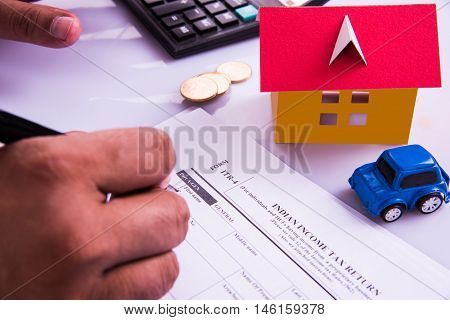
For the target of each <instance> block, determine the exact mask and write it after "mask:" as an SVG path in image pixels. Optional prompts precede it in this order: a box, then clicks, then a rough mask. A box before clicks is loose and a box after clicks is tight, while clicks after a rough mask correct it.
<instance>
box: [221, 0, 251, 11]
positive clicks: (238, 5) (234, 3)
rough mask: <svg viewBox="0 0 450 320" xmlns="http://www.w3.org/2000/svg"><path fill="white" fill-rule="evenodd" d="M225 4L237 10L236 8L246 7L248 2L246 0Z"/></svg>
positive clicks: (235, 0) (227, 1) (229, 0)
mask: <svg viewBox="0 0 450 320" xmlns="http://www.w3.org/2000/svg"><path fill="white" fill-rule="evenodd" d="M225 3H226V4H227V5H228V7H230V8H231V9H236V8H239V7H242V6H245V5H246V4H247V3H248V2H247V1H246V0H225Z"/></svg>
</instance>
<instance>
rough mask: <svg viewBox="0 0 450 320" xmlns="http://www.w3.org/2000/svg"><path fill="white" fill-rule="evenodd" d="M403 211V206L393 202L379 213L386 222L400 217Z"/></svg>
mask: <svg viewBox="0 0 450 320" xmlns="http://www.w3.org/2000/svg"><path fill="white" fill-rule="evenodd" d="M403 211H405V209H404V207H403V206H401V205H399V204H394V205H392V206H389V207H387V208H386V209H384V210H383V212H382V213H381V218H383V220H384V221H386V222H394V221H396V220H398V219H400V217H401V216H402V214H403Z"/></svg>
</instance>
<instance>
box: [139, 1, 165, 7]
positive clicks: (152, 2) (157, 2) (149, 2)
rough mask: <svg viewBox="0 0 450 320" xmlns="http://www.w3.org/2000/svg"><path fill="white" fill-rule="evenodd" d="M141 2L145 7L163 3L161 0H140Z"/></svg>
mask: <svg viewBox="0 0 450 320" xmlns="http://www.w3.org/2000/svg"><path fill="white" fill-rule="evenodd" d="M142 2H144V3H145V5H146V6H147V7H153V6H158V5H160V4H163V3H164V1H163V0H142Z"/></svg>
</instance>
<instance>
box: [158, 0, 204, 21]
mask: <svg viewBox="0 0 450 320" xmlns="http://www.w3.org/2000/svg"><path fill="white" fill-rule="evenodd" d="M193 7H195V4H194V1H193V0H177V1H173V2H169V3H166V4H162V5H159V6H156V7H153V8H152V11H153V13H154V14H156V15H157V16H158V17H161V16H165V15H168V14H172V13H175V12H180V11H183V10H187V9H191V8H193Z"/></svg>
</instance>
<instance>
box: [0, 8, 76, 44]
mask: <svg viewBox="0 0 450 320" xmlns="http://www.w3.org/2000/svg"><path fill="white" fill-rule="evenodd" d="M80 32H81V26H80V20H78V18H77V17H76V16H75V15H74V14H72V13H70V12H68V11H65V10H62V9H57V8H52V7H49V6H44V5H38V4H30V3H25V2H21V1H16V0H0V38H4V39H9V40H16V41H23V42H29V43H33V44H37V45H41V46H46V47H52V48H63V47H67V46H70V45H72V44H73V43H75V42H76V41H77V40H78V38H79V37H80Z"/></svg>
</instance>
